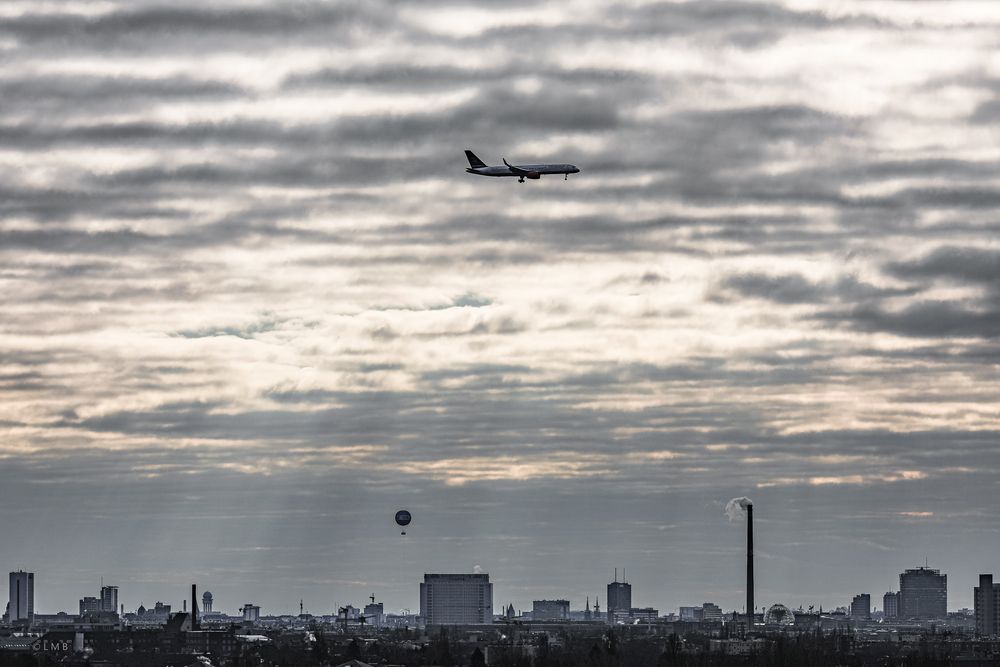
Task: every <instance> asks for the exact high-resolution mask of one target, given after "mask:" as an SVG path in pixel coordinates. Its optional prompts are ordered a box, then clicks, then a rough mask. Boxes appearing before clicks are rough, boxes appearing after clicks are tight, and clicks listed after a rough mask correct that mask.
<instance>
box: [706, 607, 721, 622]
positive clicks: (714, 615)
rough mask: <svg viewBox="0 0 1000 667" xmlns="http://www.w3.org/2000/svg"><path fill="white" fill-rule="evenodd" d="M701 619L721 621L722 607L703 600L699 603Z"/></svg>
mask: <svg viewBox="0 0 1000 667" xmlns="http://www.w3.org/2000/svg"><path fill="white" fill-rule="evenodd" d="M701 620H703V621H711V622H722V607H720V606H719V605H717V604H713V603H711V602H705V603H704V604H702V605H701Z"/></svg>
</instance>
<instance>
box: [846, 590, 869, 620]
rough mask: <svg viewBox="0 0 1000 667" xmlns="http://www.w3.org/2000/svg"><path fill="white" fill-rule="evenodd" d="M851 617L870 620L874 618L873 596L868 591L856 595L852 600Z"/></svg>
mask: <svg viewBox="0 0 1000 667" xmlns="http://www.w3.org/2000/svg"><path fill="white" fill-rule="evenodd" d="M851 618H853V619H855V620H862V621H870V620H871V618H872V596H871V595H869V594H868V593H862V594H861V595H855V596H854V599H853V600H851Z"/></svg>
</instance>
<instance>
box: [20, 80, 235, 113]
mask: <svg viewBox="0 0 1000 667" xmlns="http://www.w3.org/2000/svg"><path fill="white" fill-rule="evenodd" d="M248 94H249V93H248V91H246V90H245V89H243V88H241V87H239V86H237V85H234V84H232V83H229V82H225V81H212V80H197V79H192V78H189V77H170V78H137V77H131V76H115V77H111V76H93V75H90V76H33V77H25V78H10V79H0V98H3V100H4V105H3V108H2V109H0V113H3V114H4V115H10V114H11V112H13V111H17V112H24V111H30V112H32V115H33V116H35V117H39V116H41V115H43V114H55V115H59V114H61V113H70V114H78V113H79V112H80V111H81V105H84V106H85V107H89V106H100V107H104V108H106V109H107V110H110V111H119V112H120V111H122V109H123V107H124V106H126V105H127V106H128V107H129V108H136V107H145V106H147V105H149V104H155V103H157V102H160V101H164V100H189V99H216V98H221V97H236V96H246V95H248Z"/></svg>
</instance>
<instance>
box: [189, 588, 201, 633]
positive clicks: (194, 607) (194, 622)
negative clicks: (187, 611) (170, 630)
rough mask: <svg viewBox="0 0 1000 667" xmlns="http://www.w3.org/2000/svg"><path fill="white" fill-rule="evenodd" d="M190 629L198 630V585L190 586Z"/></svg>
mask: <svg viewBox="0 0 1000 667" xmlns="http://www.w3.org/2000/svg"><path fill="white" fill-rule="evenodd" d="M191 629H192V630H198V629H199V627H198V584H191Z"/></svg>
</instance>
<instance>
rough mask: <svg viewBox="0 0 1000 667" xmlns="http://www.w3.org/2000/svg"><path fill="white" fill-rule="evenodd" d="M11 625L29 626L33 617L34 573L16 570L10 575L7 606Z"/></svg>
mask: <svg viewBox="0 0 1000 667" xmlns="http://www.w3.org/2000/svg"><path fill="white" fill-rule="evenodd" d="M7 613H8V614H9V615H10V624H11V625H22V624H25V623H27V624H30V623H31V621H32V620H33V619H34V617H35V573H34V572H25V571H23V570H18V571H17V572H11V573H10V602H9V603H8V605H7Z"/></svg>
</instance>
